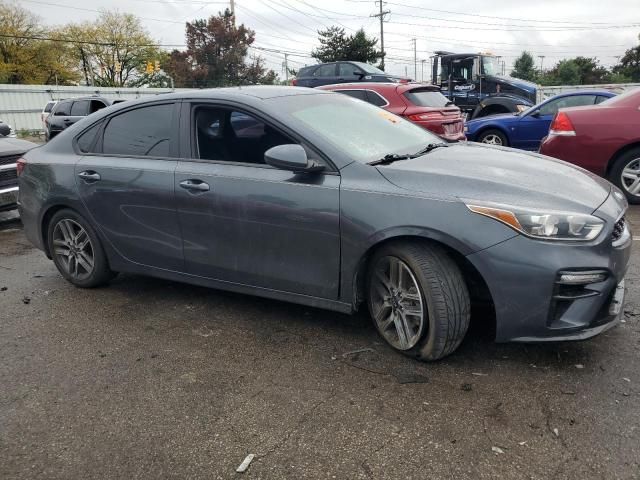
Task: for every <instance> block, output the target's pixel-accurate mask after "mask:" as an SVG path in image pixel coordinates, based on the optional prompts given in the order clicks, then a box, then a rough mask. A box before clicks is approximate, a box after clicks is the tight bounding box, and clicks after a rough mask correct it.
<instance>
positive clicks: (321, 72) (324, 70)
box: [313, 63, 336, 77]
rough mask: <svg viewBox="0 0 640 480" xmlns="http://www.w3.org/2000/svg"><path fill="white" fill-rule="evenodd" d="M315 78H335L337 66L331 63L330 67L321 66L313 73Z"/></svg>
mask: <svg viewBox="0 0 640 480" xmlns="http://www.w3.org/2000/svg"><path fill="white" fill-rule="evenodd" d="M313 76H314V77H335V76H336V64H335V63H331V64H328V65H320V66H319V67H318V68H316V71H315V72H313Z"/></svg>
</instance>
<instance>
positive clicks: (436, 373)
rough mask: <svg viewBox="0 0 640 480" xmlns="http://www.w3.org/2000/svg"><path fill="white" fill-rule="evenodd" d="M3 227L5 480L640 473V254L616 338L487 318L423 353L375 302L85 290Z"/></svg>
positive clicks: (0, 379)
mask: <svg viewBox="0 0 640 480" xmlns="http://www.w3.org/2000/svg"><path fill="white" fill-rule="evenodd" d="M631 217H632V221H633V220H635V223H636V225H640V208H638V209H634V210H633V211H632V212H631ZM0 225H1V227H0V228H2V230H1V231H0V312H1V313H0V319H1V320H0V385H2V388H0V478H2V479H13V478H22V479H35V478H44V479H83V480H84V479H92V478H126V479H131V478H149V479H157V478H194V479H195V478H206V479H216V478H224V479H226V478H234V477H245V478H264V479H280V478H292V479H300V478H339V479H343V478H346V479H358V478H398V479H410V478H421V479H424V478H433V479H466V478H469V479H483V478H540V479H546V478H567V479H569V478H570V479H593V478H602V479H607V480H608V479H613V478H621V479H622V478H629V479H630V478H640V374H639V371H640V358H639V357H640V355H639V354H640V325H639V323H638V322H639V320H638V319H640V290H639V288H638V286H639V281H640V277H639V272H640V270H639V269H640V258H639V257H638V254H637V253H634V255H633V259H632V266H631V269H630V271H629V274H628V277H627V278H628V280H627V288H628V291H627V304H626V307H625V322H624V323H622V324H620V325H619V326H618V327H616V328H614V329H612V330H610V331H609V332H607V333H605V334H603V335H601V336H599V337H597V338H595V339H592V340H590V341H586V342H581V343H564V344H554V345H537V346H528V345H497V344H494V343H492V342H491V341H490V339H489V338H487V335H486V334H485V332H484V327H483V326H482V324H478V325H476V326H475V328H474V329H473V330H472V332H471V333H470V334H469V335H468V336H467V338H466V339H465V341H464V343H463V345H462V347H461V348H460V349H459V350H458V352H456V353H455V354H454V355H452V356H450V357H448V358H447V359H445V360H444V361H441V362H438V363H434V364H424V363H418V362H416V361H414V360H411V359H408V358H405V357H403V356H402V355H399V354H396V353H394V352H393V351H391V350H390V349H389V348H387V347H386V346H385V345H383V344H382V342H381V340H380V339H379V338H378V336H377V335H376V333H375V331H374V328H373V327H372V325H371V324H370V323H369V320H368V319H367V317H366V315H362V314H361V315H356V316H354V317H349V316H346V315H341V314H336V313H332V312H327V311H322V310H314V309H310V308H306V307H301V306H296V305H290V304H286V303H281V302H276V301H269V300H264V299H256V298H252V297H248V296H243V295H235V294H230V293H224V292H219V291H215V290H209V289H204V288H199V287H193V286H190V285H183V284H178V283H172V282H168V281H162V280H155V279H150V278H144V277H138V276H131V275H121V276H120V277H118V278H117V279H116V280H114V281H113V282H112V284H111V285H110V286H109V287H106V288H100V289H95V290H80V289H76V288H74V287H72V286H71V285H69V284H68V283H66V282H65V281H64V280H63V279H62V278H61V277H60V275H59V274H58V273H57V271H56V269H55V268H54V266H53V264H52V263H51V262H50V261H49V260H47V259H46V258H45V257H44V255H43V254H42V253H41V252H39V251H37V250H34V249H33V248H32V247H31V246H30V244H29V243H28V242H27V240H26V239H25V238H24V236H23V234H22V231H21V230H20V228H19V227H20V224H19V221H17V220H16V219H15V218H13V219H12V218H11V215H7V214H2V215H1V216H0ZM358 351H359V352H358ZM350 352H356V353H350ZM250 453H253V454H255V455H256V457H255V458H254V460H253V462H252V463H251V465H250V467H249V469H248V470H247V471H246V472H245V473H244V474H237V473H235V469H236V468H237V467H238V465H239V464H240V463H241V462H242V460H243V459H244V458H245V456H247V455H248V454H250Z"/></svg>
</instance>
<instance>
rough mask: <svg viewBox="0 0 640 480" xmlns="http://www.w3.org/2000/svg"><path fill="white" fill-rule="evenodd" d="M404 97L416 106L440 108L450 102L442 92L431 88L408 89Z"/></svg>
mask: <svg viewBox="0 0 640 480" xmlns="http://www.w3.org/2000/svg"><path fill="white" fill-rule="evenodd" d="M404 97H405V98H406V99H407V100H409V102H411V103H412V104H413V105H415V106H417V107H435V108H442V107H445V106H447V105H448V104H450V103H451V102H450V101H449V99H448V98H447V97H445V96H444V95H442V93H440V92H436V91H433V90H420V89H417V90H410V91H408V92H405V93H404Z"/></svg>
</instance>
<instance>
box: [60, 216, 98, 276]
mask: <svg viewBox="0 0 640 480" xmlns="http://www.w3.org/2000/svg"><path fill="white" fill-rule="evenodd" d="M53 247H54V251H53V254H54V255H55V256H56V257H57V258H58V260H59V263H60V265H61V266H62V268H64V270H65V271H66V273H67V274H68V275H69V276H71V277H72V278H73V279H75V280H84V279H86V278H87V277H89V276H90V275H91V274H92V273H93V269H94V266H95V258H94V250H93V245H92V244H91V239H90V238H89V235H88V234H87V232H86V230H85V229H84V228H82V227H81V226H80V225H79V224H78V223H77V222H76V221H74V220H71V219H69V218H63V219H62V220H60V221H59V222H58V223H57V224H56V226H55V228H54V229H53Z"/></svg>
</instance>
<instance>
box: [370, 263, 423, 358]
mask: <svg viewBox="0 0 640 480" xmlns="http://www.w3.org/2000/svg"><path fill="white" fill-rule="evenodd" d="M370 295H371V305H372V314H373V317H374V321H375V322H376V324H377V326H378V329H379V330H380V332H381V333H382V335H383V336H384V338H385V340H387V341H388V342H389V343H390V344H391V345H393V346H394V347H395V348H397V349H399V350H409V349H410V348H412V347H414V346H415V345H416V343H418V340H419V339H420V337H421V336H422V331H423V328H424V324H425V321H424V309H423V304H422V296H421V295H420V290H419V288H418V282H417V280H416V278H415V277H414V275H413V273H412V272H411V270H410V269H409V267H408V266H407V265H406V264H405V263H404V262H403V261H402V260H400V259H398V258H396V257H383V258H381V259H380V260H379V261H378V264H377V265H376V268H375V270H374V278H373V279H372V280H371V292H370Z"/></svg>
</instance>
